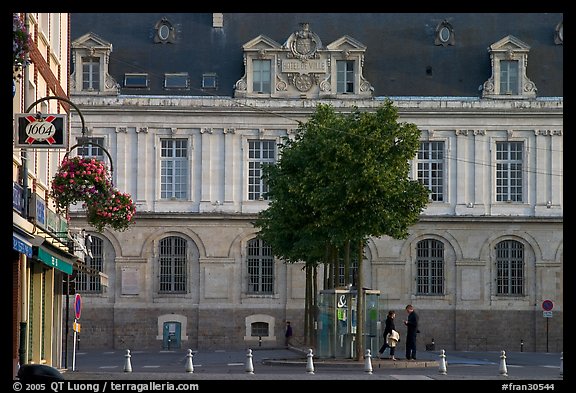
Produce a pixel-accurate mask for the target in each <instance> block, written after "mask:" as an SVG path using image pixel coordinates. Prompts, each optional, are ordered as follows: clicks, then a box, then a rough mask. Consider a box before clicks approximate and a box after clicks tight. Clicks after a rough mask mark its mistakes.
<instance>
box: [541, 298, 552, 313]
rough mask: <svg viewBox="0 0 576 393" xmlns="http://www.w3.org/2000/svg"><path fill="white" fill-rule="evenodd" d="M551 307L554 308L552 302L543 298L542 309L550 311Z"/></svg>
mask: <svg viewBox="0 0 576 393" xmlns="http://www.w3.org/2000/svg"><path fill="white" fill-rule="evenodd" d="M553 308H554V303H553V302H552V300H544V301H543V302H542V310H544V311H552V309H553Z"/></svg>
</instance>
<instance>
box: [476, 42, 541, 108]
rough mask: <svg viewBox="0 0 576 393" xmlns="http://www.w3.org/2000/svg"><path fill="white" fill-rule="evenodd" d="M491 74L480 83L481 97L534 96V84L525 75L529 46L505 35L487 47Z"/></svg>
mask: <svg viewBox="0 0 576 393" xmlns="http://www.w3.org/2000/svg"><path fill="white" fill-rule="evenodd" d="M488 51H489V52H490V59H491V64H492V76H491V77H490V79H488V80H487V81H486V82H484V84H483V85H482V98H495V99H498V98H499V99H507V98H514V99H522V98H534V97H536V86H535V85H534V82H532V81H531V80H530V79H528V77H527V76H526V68H527V64H528V52H529V51H530V47H529V46H528V45H527V44H526V43H524V42H522V41H521V40H519V39H518V38H516V37H514V36H511V35H509V36H507V37H505V38H503V39H501V40H500V41H498V42H496V43H494V44H492V45H490V47H489V48H488Z"/></svg>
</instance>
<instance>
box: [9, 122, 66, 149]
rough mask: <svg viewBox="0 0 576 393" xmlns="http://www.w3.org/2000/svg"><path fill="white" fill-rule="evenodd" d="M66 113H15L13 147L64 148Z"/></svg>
mask: <svg viewBox="0 0 576 393" xmlns="http://www.w3.org/2000/svg"><path fill="white" fill-rule="evenodd" d="M66 116H67V115H41V114H39V115H33V114H30V113H17V114H15V122H16V137H15V138H14V146H15V147H24V148H26V147H33V148H46V149H60V148H66V147H67V146H66V142H65V141H66V138H65V135H66V125H67V124H66V119H67V117H66Z"/></svg>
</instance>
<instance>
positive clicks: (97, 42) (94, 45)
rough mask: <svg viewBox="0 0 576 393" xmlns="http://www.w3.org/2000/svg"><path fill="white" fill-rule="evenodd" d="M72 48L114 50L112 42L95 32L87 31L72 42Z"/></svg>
mask: <svg viewBox="0 0 576 393" xmlns="http://www.w3.org/2000/svg"><path fill="white" fill-rule="evenodd" d="M70 46H71V47H72V49H84V50H88V51H89V50H100V51H102V50H103V51H109V52H112V44H111V43H110V42H108V41H106V40H104V39H102V38H100V37H99V36H97V35H96V34H94V33H86V34H84V35H83V36H81V37H80V38H77V39H75V40H74V41H72V43H71V44H70Z"/></svg>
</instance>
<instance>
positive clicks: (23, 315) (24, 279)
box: [18, 13, 30, 365]
mask: <svg viewBox="0 0 576 393" xmlns="http://www.w3.org/2000/svg"><path fill="white" fill-rule="evenodd" d="M29 24H30V23H29V20H28V13H25V14H24V26H26V31H28V32H29V31H30V26H29ZM24 60H25V61H24V75H23V77H22V86H23V88H22V90H23V97H24V107H25V108H27V107H28V104H29V102H30V99H29V97H28V95H29V94H28V80H29V78H30V72H29V67H28V65H27V64H26V63H28V53H26V57H25V58H24ZM20 157H21V159H22V166H21V169H22V172H21V176H22V188H23V191H22V195H23V197H24V203H23V206H24V213H23V215H24V218H25V219H27V218H28V204H29V203H28V202H29V201H28V156H27V152H26V149H20ZM26 260H27V257H26V256H21V257H20V272H21V276H20V277H21V284H22V285H21V291H20V302H21V303H20V304H21V312H20V340H19V341H20V344H19V346H18V363H19V364H20V365H23V364H26V357H27V356H26V342H27V323H28V322H27V321H28V274H27V263H26Z"/></svg>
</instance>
